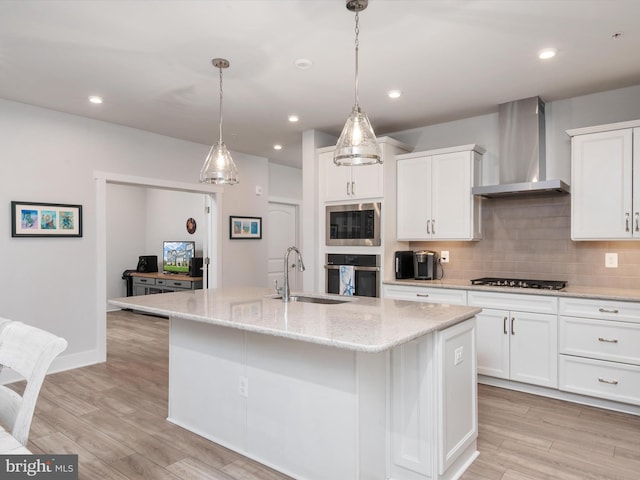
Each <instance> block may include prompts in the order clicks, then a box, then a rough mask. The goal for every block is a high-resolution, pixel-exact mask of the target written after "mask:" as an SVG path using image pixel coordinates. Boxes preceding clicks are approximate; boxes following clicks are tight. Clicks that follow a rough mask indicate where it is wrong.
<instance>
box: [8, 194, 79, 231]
mask: <svg viewBox="0 0 640 480" xmlns="http://www.w3.org/2000/svg"><path fill="white" fill-rule="evenodd" d="M11 236H12V237H81V236H82V205H66V204H62V203H38V202H15V201H12V202H11Z"/></svg>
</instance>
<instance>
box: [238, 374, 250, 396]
mask: <svg viewBox="0 0 640 480" xmlns="http://www.w3.org/2000/svg"><path fill="white" fill-rule="evenodd" d="M238 393H239V394H240V396H241V397H244V398H249V379H248V378H247V377H244V376H242V375H240V379H239V381H238Z"/></svg>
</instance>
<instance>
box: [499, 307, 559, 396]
mask: <svg viewBox="0 0 640 480" xmlns="http://www.w3.org/2000/svg"><path fill="white" fill-rule="evenodd" d="M509 327H510V335H509V336H510V340H511V348H510V360H511V361H510V367H511V368H510V370H511V372H510V373H511V380H515V381H518V382H524V383H531V384H534V385H542V386H545V387H553V388H558V317H557V315H548V314H542V313H525V312H514V311H512V312H511V313H510V317H509Z"/></svg>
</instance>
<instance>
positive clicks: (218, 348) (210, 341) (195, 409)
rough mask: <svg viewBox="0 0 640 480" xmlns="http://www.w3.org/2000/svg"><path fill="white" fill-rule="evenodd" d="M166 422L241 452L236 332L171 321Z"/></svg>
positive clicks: (241, 347)
mask: <svg viewBox="0 0 640 480" xmlns="http://www.w3.org/2000/svg"><path fill="white" fill-rule="evenodd" d="M170 322H171V323H170V329H169V415H168V418H167V420H169V421H170V422H173V423H175V424H177V425H180V426H182V427H184V428H186V429H187V430H190V431H192V432H194V433H197V434H199V435H202V436H203V437H205V438H208V439H209V440H212V441H214V442H216V443H219V444H221V445H224V446H226V447H228V448H231V449H233V450H235V451H238V452H246V449H247V446H246V445H247V441H246V430H245V427H244V423H245V416H246V399H245V398H243V397H242V396H241V395H240V394H239V379H240V377H243V376H246V366H245V356H246V352H245V333H244V332H243V331H242V330H234V329H231V328H225V327H219V326H215V325H209V324H206V323H199V322H193V321H190V320H182V319H179V318H175V317H172V318H171V319H170Z"/></svg>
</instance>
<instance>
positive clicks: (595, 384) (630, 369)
mask: <svg viewBox="0 0 640 480" xmlns="http://www.w3.org/2000/svg"><path fill="white" fill-rule="evenodd" d="M560 390H563V391H566V392H573V393H579V394H582V395H589V396H591V397H598V398H605V399H607V400H613V401H616V402H623V403H630V404H633V405H640V367H639V366H636V365H625V364H620V363H613V362H607V361H604V360H592V359H589V358H579V357H572V356H569V355H560Z"/></svg>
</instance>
